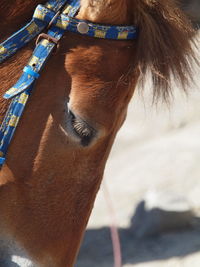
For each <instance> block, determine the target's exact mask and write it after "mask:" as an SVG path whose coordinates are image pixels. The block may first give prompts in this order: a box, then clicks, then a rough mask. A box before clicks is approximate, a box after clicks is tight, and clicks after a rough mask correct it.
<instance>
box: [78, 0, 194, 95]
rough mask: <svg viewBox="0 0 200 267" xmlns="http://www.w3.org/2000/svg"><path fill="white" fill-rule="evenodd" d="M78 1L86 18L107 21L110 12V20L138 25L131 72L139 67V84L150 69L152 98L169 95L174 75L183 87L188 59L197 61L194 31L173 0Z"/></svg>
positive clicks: (188, 65)
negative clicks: (194, 48) (85, 13)
mask: <svg viewBox="0 0 200 267" xmlns="http://www.w3.org/2000/svg"><path fill="white" fill-rule="evenodd" d="M81 3H82V6H83V7H84V8H85V11H86V12H87V16H86V18H88V19H89V20H91V19H92V20H93V21H95V20H98V21H99V22H103V23H106V22H107V19H106V18H109V19H110V17H111V16H112V18H113V22H114V23H113V24H115V21H117V22H118V23H119V22H120V23H122V24H127V23H130V24H134V25H137V26H138V27H139V37H138V40H137V41H136V47H135V46H133V59H132V68H131V70H132V71H131V73H133V72H134V73H135V69H136V68H138V69H139V70H140V74H141V75H140V77H141V79H140V81H141V82H142V85H143V82H144V81H145V79H146V74H147V73H148V72H150V73H151V76H152V82H153V95H154V100H155V99H158V98H162V99H164V100H168V99H169V97H170V96H171V95H172V89H171V81H172V80H173V79H174V80H176V81H178V82H180V83H181V86H182V88H183V90H185V91H186V88H187V85H188V82H189V81H190V78H191V75H192V69H191V63H192V62H194V61H196V62H197V59H196V58H195V55H194V51H193V44H194V38H193V36H194V31H193V29H192V25H191V23H190V22H189V21H188V19H187V18H186V16H185V15H184V14H183V12H182V11H181V10H180V9H179V8H178V3H177V2H176V0H101V1H100V0H99V1H97V0H82V2H81ZM125 5H126V8H125V7H124V6H125ZM88 9H89V11H87V10H88ZM110 10H112V12H111V11H110ZM122 13H123V14H122ZM123 15H124V16H123ZM124 18H125V19H124ZM111 21H112V20H111V19H110V21H109V22H111ZM129 74H130V72H129ZM133 77H134V79H135V75H133ZM142 87H143V86H142Z"/></svg>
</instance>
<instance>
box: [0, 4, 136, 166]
mask: <svg viewBox="0 0 200 267" xmlns="http://www.w3.org/2000/svg"><path fill="white" fill-rule="evenodd" d="M79 8H80V0H49V1H48V2H47V3H46V4H45V5H44V6H43V5H38V6H37V8H36V9H35V12H34V14H33V18H32V20H31V21H30V22H29V23H28V24H27V25H26V26H25V27H23V28H22V29H20V30H19V31H18V32H16V33H14V34H13V35H12V36H11V37H10V38H8V39H7V40H5V41H4V42H3V43H1V44H0V63H1V62H3V61H5V60H6V59H7V58H8V57H10V56H12V55H13V54H15V53H16V51H17V50H19V49H20V48H22V47H24V46H25V45H26V44H27V43H28V42H29V41H31V40H32V39H34V38H35V37H36V36H38V35H39V37H38V39H40V41H39V40H38V43H37V45H36V48H35V50H34V51H33V55H32V56H31V58H30V60H29V62H28V64H27V65H26V66H25V67H24V69H23V73H22V75H21V77H20V78H19V80H18V81H17V83H16V84H15V85H14V86H13V87H12V88H10V89H9V90H8V91H7V92H6V93H5V95H4V98H6V99H12V101H11V103H10V106H9V108H8V111H7V113H6V115H5V118H4V120H3V122H2V124H1V126H0V166H2V165H3V163H4V162H5V156H6V153H7V150H8V146H9V144H10V142H11V140H12V137H13V135H14V132H15V129H16V127H17V125H18V122H19V119H20V117H21V116H22V113H23V111H24V108H25V105H26V103H27V101H28V99H29V96H30V94H31V92H32V90H33V86H34V83H35V81H36V80H37V79H38V78H39V76H40V72H41V70H42V69H43V67H44V65H45V64H46V62H47V59H48V58H49V56H50V55H51V53H52V51H53V49H54V47H55V46H56V44H57V43H58V41H59V40H60V39H61V37H62V36H63V35H64V33H65V31H71V32H74V33H79V34H82V35H86V36H91V37H96V38H105V39H113V40H132V39H136V38H137V34H138V30H137V27H135V26H122V25H120V26H110V25H100V24H94V23H91V22H88V21H84V20H79V19H76V18H75V15H76V14H77V12H78V10H79ZM43 30H46V33H42V34H41V32H42V31H43Z"/></svg>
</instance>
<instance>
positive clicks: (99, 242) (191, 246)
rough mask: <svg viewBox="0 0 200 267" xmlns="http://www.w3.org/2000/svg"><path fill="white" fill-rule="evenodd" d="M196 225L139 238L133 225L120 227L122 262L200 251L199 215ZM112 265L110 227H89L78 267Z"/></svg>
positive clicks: (108, 266)
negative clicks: (133, 230)
mask: <svg viewBox="0 0 200 267" xmlns="http://www.w3.org/2000/svg"><path fill="white" fill-rule="evenodd" d="M195 222H196V224H195V226H193V227H191V228H189V229H185V230H181V231H178V232H170V233H165V234H162V235H159V236H154V237H149V238H145V239H144V238H143V239H137V238H136V237H135V236H134V234H133V232H132V230H131V227H130V228H127V229H126V228H125V229H124V228H121V229H119V234H120V239H121V248H122V254H123V264H137V263H144V262H151V261H156V260H166V259H170V258H172V257H180V258H181V257H184V256H186V255H189V254H193V253H195V252H198V251H200V238H199V236H200V227H199V225H200V218H195ZM94 266H95V267H100V266H101V267H111V266H113V254H112V243H111V239H110V229H109V228H108V227H103V228H98V229H88V230H87V231H86V234H85V238H84V242H83V244H82V247H81V250H80V253H79V256H78V261H77V264H76V267H94Z"/></svg>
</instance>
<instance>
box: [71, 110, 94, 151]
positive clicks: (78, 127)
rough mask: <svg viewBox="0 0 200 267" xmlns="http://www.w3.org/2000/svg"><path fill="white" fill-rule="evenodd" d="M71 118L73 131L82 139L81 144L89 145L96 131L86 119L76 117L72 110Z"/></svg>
mask: <svg viewBox="0 0 200 267" xmlns="http://www.w3.org/2000/svg"><path fill="white" fill-rule="evenodd" d="M69 119H70V123H71V127H72V129H73V132H74V133H75V134H76V136H78V137H79V138H80V139H81V145H83V146H88V145H89V143H90V142H91V140H92V138H93V137H94V136H95V132H96V131H95V130H94V129H93V128H92V127H91V126H89V125H88V124H87V123H86V122H85V121H83V120H82V119H80V118H78V117H76V116H75V115H74V114H73V113H72V111H71V110H69Z"/></svg>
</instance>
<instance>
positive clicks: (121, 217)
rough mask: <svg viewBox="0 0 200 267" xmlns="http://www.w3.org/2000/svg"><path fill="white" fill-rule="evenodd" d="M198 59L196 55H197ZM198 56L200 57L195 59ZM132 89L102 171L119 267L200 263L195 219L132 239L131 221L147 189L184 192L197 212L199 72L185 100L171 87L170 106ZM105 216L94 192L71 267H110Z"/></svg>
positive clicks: (196, 266) (199, 202)
mask: <svg viewBox="0 0 200 267" xmlns="http://www.w3.org/2000/svg"><path fill="white" fill-rule="evenodd" d="M197 56H198V57H199V55H198V54H197ZM199 58H200V57H199ZM146 87H147V90H145V93H144V94H143V96H141V95H139V94H138V93H136V95H135V97H134V98H133V100H132V102H131V104H130V107H129V112H128V117H127V120H126V123H125V125H124V126H123V128H122V129H121V130H120V132H119V134H118V137H117V139H116V142H115V145H114V147H113V149H112V153H111V155H110V158H109V161H108V163H107V167H106V171H105V178H104V179H105V181H106V183H107V186H108V188H109V191H110V194H111V197H112V200H113V203H114V206H115V210H116V215H117V221H118V225H119V232H120V238H121V246H122V253H123V266H124V267H131V266H135V267H157V266H158V267H199V266H200V226H199V225H200V223H199V221H200V218H196V220H195V222H196V224H195V227H194V228H193V229H186V230H185V231H181V232H180V231H177V232H174V233H165V234H162V235H160V236H157V237H154V238H149V239H143V240H137V239H136V238H135V237H134V235H133V233H132V231H131V224H130V219H131V217H132V215H133V213H134V209H135V207H136V204H137V203H138V201H140V200H141V199H142V198H143V196H144V195H145V193H146V192H147V191H149V190H152V189H154V190H159V191H166V192H168V191H169V192H176V193H179V194H182V195H184V196H186V197H187V198H188V200H189V202H190V205H191V207H192V208H193V209H194V211H195V212H196V215H197V216H198V215H199V216H200V140H199V139H200V90H199V89H200V74H199V73H197V71H196V70H195V71H194V85H192V86H191V88H190V94H189V97H188V98H187V97H186V96H184V95H183V94H180V93H179V91H178V90H177V88H176V86H174V87H175V98H174V102H173V103H172V105H171V107H170V109H169V108H168V107H167V106H166V105H163V104H159V105H157V106H156V107H155V106H154V107H152V106H151V97H150V95H151V93H150V92H148V91H149V90H148V87H149V84H148V82H147V85H146ZM109 225H110V215H109V213H108V210H107V205H106V202H105V198H104V195H103V186H102V188H101V190H100V192H99V194H98V197H97V200H96V203H95V207H94V210H93V213H92V216H91V218H90V221H89V224H88V229H87V232H86V235H85V239H84V242H83V246H82V248H81V251H80V254H79V257H78V262H77V265H76V267H111V266H113V256H112V244H111V240H110V232H109Z"/></svg>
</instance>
